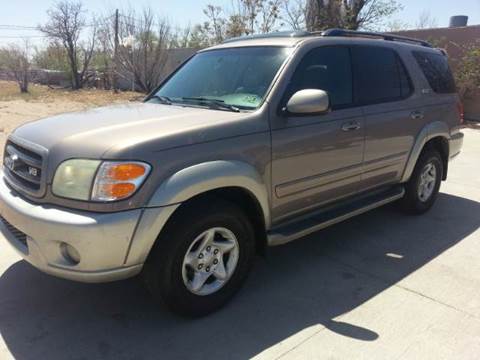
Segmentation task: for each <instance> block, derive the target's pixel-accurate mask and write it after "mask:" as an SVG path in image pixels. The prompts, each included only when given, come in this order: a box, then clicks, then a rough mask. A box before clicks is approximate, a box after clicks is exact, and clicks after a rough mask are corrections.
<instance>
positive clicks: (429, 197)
mask: <svg viewBox="0 0 480 360" xmlns="http://www.w3.org/2000/svg"><path fill="white" fill-rule="evenodd" d="M428 169H431V170H430V171H428ZM426 171H427V173H428V177H427V179H428V181H426V182H427V183H431V188H430V189H429V191H425V192H423V195H421V193H422V190H421V189H422V174H423V175H424V174H425V172H426ZM433 173H434V174H435V176H434V178H435V179H434V181H432V180H431V177H432V174H433ZM442 178H443V162H442V157H441V155H440V154H439V153H438V151H436V150H434V149H432V148H427V149H425V150H423V152H422V154H421V155H420V157H419V158H418V160H417V163H416V165H415V169H414V170H413V173H412V176H411V177H410V180H409V181H408V182H407V184H406V186H405V196H404V197H403V198H402V199H401V201H400V205H401V208H402V210H403V211H404V212H406V213H408V214H412V215H420V214H423V213H425V212H427V211H428V210H430V208H431V207H432V206H433V204H434V203H435V200H436V199H437V196H438V192H439V190H440V184H441V182H442ZM423 190H425V188H424V187H423Z"/></svg>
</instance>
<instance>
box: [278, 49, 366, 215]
mask: <svg viewBox="0 0 480 360" xmlns="http://www.w3.org/2000/svg"><path fill="white" fill-rule="evenodd" d="M303 89H321V90H325V91H326V92H327V93H328V94H329V97H330V103H331V107H332V111H331V112H329V113H327V114H321V115H318V114H316V115H307V116H296V115H291V114H290V115H289V114H285V113H283V114H278V113H277V114H275V115H274V118H273V119H272V124H273V126H272V184H273V192H274V193H273V196H272V199H273V201H272V202H273V209H272V210H273V218H274V221H275V220H276V221H279V220H281V219H283V218H286V217H288V216H290V215H293V214H295V213H298V212H303V211H307V210H309V209H311V208H314V207H318V206H320V205H322V204H326V203H329V202H332V201H334V200H336V199H339V198H342V197H346V196H349V195H352V194H355V193H356V192H357V190H358V187H359V184H360V180H361V171H362V158H363V147H364V132H363V131H364V121H363V116H362V112H361V109H360V108H359V107H356V108H355V107H354V106H353V82H352V67H351V57H350V50H349V48H348V47H347V46H322V47H318V48H314V49H312V50H310V51H309V52H308V53H307V54H306V55H304V57H303V58H302V60H301V61H300V63H299V65H298V66H297V68H296V70H295V72H294V74H293V76H292V78H291V79H290V84H289V86H288V87H287V90H286V92H285V94H283V100H282V104H281V106H280V107H279V108H281V107H283V106H285V105H286V102H287V101H288V99H289V98H290V97H291V95H293V94H294V93H295V92H297V91H299V90H303Z"/></svg>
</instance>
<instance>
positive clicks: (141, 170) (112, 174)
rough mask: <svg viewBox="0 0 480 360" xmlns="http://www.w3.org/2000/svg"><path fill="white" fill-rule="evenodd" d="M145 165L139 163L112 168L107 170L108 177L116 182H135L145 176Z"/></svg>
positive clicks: (118, 165)
mask: <svg viewBox="0 0 480 360" xmlns="http://www.w3.org/2000/svg"><path fill="white" fill-rule="evenodd" d="M145 172H146V169H145V167H144V165H139V164H137V163H125V164H117V165H114V166H111V167H109V168H108V170H107V174H106V176H107V177H108V178H110V179H112V180H116V181H127V180H135V179H137V178H139V177H141V176H143V175H145Z"/></svg>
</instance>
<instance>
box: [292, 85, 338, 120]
mask: <svg viewBox="0 0 480 360" xmlns="http://www.w3.org/2000/svg"><path fill="white" fill-rule="evenodd" d="M329 109H330V99H329V98H328V94H327V93H326V92H325V91H323V90H317V89H306V90H300V91H297V92H296V93H295V94H293V95H292V97H291V98H290V100H288V103H287V107H286V110H287V111H288V112H289V113H291V114H302V115H307V114H321V113H325V112H327V111H328V110H329Z"/></svg>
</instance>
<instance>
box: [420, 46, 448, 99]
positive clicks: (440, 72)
mask: <svg viewBox="0 0 480 360" xmlns="http://www.w3.org/2000/svg"><path fill="white" fill-rule="evenodd" d="M413 56H414V57H415V59H416V60H417V63H418V65H419V66H420V68H421V69H422V71H423V74H424V75H425V77H426V78H427V80H428V83H429V84H430V87H431V88H432V90H433V91H435V92H436V93H439V94H449V93H454V92H456V89H455V80H454V79H453V75H452V72H451V71H450V67H449V66H448V60H447V57H446V56H444V55H441V54H433V53H429V52H424V51H414V52H413Z"/></svg>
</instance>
